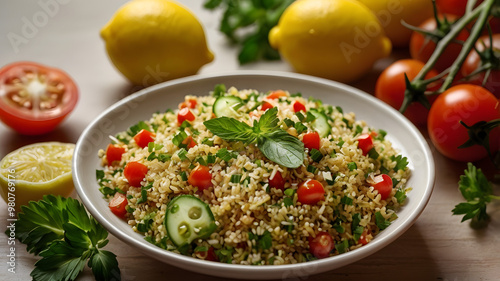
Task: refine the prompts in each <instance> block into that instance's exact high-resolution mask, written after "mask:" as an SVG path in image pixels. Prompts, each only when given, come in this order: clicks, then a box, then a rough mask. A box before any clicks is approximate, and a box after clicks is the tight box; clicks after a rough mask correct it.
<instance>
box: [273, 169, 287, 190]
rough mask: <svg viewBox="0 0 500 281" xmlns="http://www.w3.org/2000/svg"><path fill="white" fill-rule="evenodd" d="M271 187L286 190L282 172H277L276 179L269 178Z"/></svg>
mask: <svg viewBox="0 0 500 281" xmlns="http://www.w3.org/2000/svg"><path fill="white" fill-rule="evenodd" d="M269 185H270V186H271V187H274V188H277V189H281V190H284V189H285V181H284V180H283V176H282V175H281V173H280V172H276V174H274V177H272V178H269Z"/></svg>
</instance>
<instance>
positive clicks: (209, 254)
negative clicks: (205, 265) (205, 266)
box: [194, 247, 219, 261]
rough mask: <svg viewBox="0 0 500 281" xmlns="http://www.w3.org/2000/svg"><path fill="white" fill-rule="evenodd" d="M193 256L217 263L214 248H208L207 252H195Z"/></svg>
mask: <svg viewBox="0 0 500 281" xmlns="http://www.w3.org/2000/svg"><path fill="white" fill-rule="evenodd" d="M194 253H195V255H196V256H197V257H198V258H200V259H202V260H206V261H219V259H218V258H217V254H215V249H214V247H209V248H208V250H206V251H195V252H194Z"/></svg>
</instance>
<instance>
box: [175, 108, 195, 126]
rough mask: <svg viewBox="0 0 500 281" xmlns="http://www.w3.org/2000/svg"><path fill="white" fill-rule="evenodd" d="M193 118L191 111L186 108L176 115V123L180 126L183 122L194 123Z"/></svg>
mask: <svg viewBox="0 0 500 281" xmlns="http://www.w3.org/2000/svg"><path fill="white" fill-rule="evenodd" d="M194 119H195V116H194V114H193V112H191V110H189V108H188V107H184V108H182V109H181V110H179V113H177V123H178V124H179V126H180V125H182V122H184V121H189V122H192V121H194Z"/></svg>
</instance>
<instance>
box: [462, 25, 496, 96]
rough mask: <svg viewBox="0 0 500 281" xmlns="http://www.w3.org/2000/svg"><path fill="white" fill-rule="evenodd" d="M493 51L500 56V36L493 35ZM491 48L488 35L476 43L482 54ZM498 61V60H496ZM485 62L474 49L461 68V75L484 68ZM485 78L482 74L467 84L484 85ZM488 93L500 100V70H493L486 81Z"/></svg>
mask: <svg viewBox="0 0 500 281" xmlns="http://www.w3.org/2000/svg"><path fill="white" fill-rule="evenodd" d="M492 39H493V51H494V52H495V53H496V56H498V55H500V34H493V36H492ZM490 46H491V42H490V38H489V36H488V35H486V36H482V37H480V38H479V39H478V41H477V43H476V49H477V50H478V51H480V52H483V51H484V50H485V49H488V48H489V47H490ZM496 60H498V58H496ZM483 64H484V63H483V62H482V61H481V58H480V57H479V55H478V53H477V52H476V51H475V50H474V49H473V50H472V51H471V52H470V53H469V55H468V56H467V58H466V59H465V62H464V64H463V65H462V68H461V74H462V76H464V77H467V76H468V75H470V74H472V73H473V72H474V71H476V70H477V69H478V68H480V67H482V66H483ZM484 77H485V72H484V71H483V72H480V73H478V74H476V75H474V76H472V77H470V78H468V80H467V83H471V84H476V85H482V84H483V80H484ZM483 87H485V88H486V89H487V90H488V91H490V92H491V93H493V94H494V95H495V96H496V97H497V98H500V68H497V69H492V70H491V71H490V73H489V76H488V79H486V83H485V84H484V85H483Z"/></svg>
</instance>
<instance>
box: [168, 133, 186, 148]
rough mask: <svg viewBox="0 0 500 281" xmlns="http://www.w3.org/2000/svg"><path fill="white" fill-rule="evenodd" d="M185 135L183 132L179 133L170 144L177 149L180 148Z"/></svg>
mask: <svg viewBox="0 0 500 281" xmlns="http://www.w3.org/2000/svg"><path fill="white" fill-rule="evenodd" d="M187 136H188V135H187V133H186V132H184V131H180V132H179V133H178V134H177V135H175V136H174V138H173V139H172V143H173V144H175V145H176V146H178V147H181V144H182V141H184V139H186V138H187Z"/></svg>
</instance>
